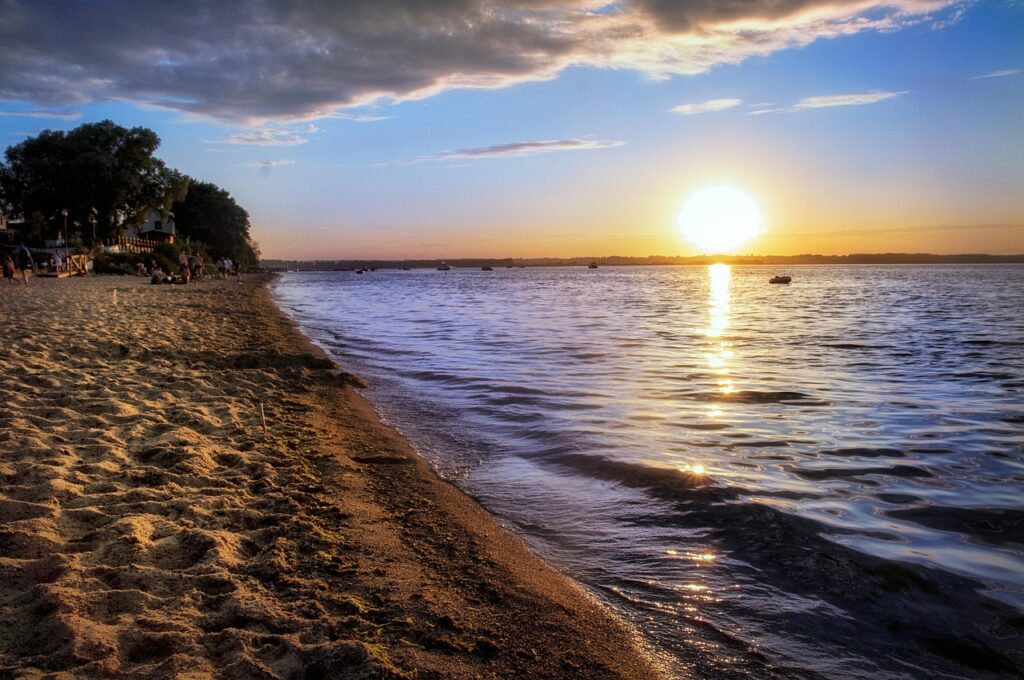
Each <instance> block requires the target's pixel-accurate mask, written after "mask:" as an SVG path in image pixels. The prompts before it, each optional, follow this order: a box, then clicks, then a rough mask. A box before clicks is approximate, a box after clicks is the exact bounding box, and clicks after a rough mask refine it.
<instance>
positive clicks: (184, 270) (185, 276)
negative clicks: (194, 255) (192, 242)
mask: <svg viewBox="0 0 1024 680" xmlns="http://www.w3.org/2000/svg"><path fill="white" fill-rule="evenodd" d="M178 266H179V267H181V280H182V281H183V282H184V283H185V285H186V286H187V285H188V280H189V278H191V272H190V271H189V268H188V253H186V252H185V251H184V250H182V251H181V254H180V255H178Z"/></svg>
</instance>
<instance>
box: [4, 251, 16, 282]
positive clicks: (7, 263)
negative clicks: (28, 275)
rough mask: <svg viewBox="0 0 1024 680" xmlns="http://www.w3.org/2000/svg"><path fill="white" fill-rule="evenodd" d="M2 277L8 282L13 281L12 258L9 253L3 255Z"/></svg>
mask: <svg viewBox="0 0 1024 680" xmlns="http://www.w3.org/2000/svg"><path fill="white" fill-rule="evenodd" d="M4 278H5V279H7V283H8V284H13V283H14V260H13V259H12V258H11V256H10V254H6V255H4Z"/></svg>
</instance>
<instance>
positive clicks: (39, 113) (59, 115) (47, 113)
mask: <svg viewBox="0 0 1024 680" xmlns="http://www.w3.org/2000/svg"><path fill="white" fill-rule="evenodd" d="M0 116H11V117H15V118H52V119H55V120H77V119H79V118H81V117H82V114H81V113H80V112H78V111H59V110H48V109H33V110H29V111H18V110H15V111H0Z"/></svg>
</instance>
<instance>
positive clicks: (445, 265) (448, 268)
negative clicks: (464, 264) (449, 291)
mask: <svg viewBox="0 0 1024 680" xmlns="http://www.w3.org/2000/svg"><path fill="white" fill-rule="evenodd" d="M451 270H452V266H451V265H450V264H448V263H447V262H442V263H441V266H440V267H438V268H437V271H439V272H450V271H451Z"/></svg>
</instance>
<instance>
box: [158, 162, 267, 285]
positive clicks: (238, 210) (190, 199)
mask: <svg viewBox="0 0 1024 680" xmlns="http://www.w3.org/2000/svg"><path fill="white" fill-rule="evenodd" d="M187 179H189V187H188V193H187V194H186V195H185V198H184V199H182V200H180V201H178V202H176V203H174V204H173V205H172V206H171V208H172V210H173V212H174V224H175V228H176V229H177V232H178V236H179V238H188V239H189V240H191V241H198V242H201V243H203V244H204V245H205V246H206V247H207V250H208V252H209V254H210V255H211V256H212V257H217V258H220V257H225V256H227V257H230V258H231V259H232V260H234V261H235V262H238V263H239V264H240V265H241V266H242V267H243V268H245V267H251V266H255V265H256V264H258V263H259V248H258V247H257V245H256V243H255V242H254V241H253V240H252V237H251V236H250V235H249V226H250V225H249V213H247V212H246V211H245V209H244V208H242V206H240V205H238V203H236V202H235V199H234V198H232V197H231V194H229V193H228V192H227V191H225V190H224V189H221V188H220V187H219V186H217V185H216V184H212V183H210V182H200V181H197V180H194V179H190V178H187Z"/></svg>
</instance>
